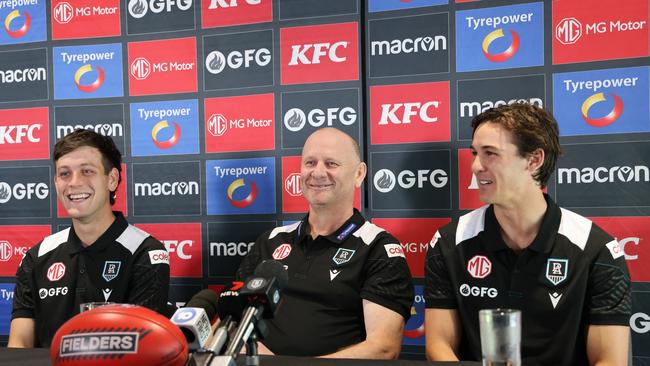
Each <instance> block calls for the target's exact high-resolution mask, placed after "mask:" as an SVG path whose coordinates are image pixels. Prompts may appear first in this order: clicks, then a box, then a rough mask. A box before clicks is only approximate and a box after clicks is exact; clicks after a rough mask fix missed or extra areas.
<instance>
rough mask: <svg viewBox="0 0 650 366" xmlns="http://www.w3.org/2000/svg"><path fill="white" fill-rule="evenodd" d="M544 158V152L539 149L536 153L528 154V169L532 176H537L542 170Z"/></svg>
mask: <svg viewBox="0 0 650 366" xmlns="http://www.w3.org/2000/svg"><path fill="white" fill-rule="evenodd" d="M544 157H545V155H544V150H542V149H541V148H537V149H536V150H535V151H533V152H532V153H530V154H528V165H527V168H528V171H530V172H531V174H535V173H536V172H537V171H538V170H539V169H541V168H542V165H544Z"/></svg>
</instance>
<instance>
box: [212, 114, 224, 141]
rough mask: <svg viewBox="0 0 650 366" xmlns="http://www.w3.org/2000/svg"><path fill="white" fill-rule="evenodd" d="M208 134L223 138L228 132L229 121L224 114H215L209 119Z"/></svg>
mask: <svg viewBox="0 0 650 366" xmlns="http://www.w3.org/2000/svg"><path fill="white" fill-rule="evenodd" d="M207 127H208V128H207V129H208V132H210V135H212V136H214V137H219V136H223V134H224V133H226V131H227V130H228V119H227V118H226V117H224V116H223V114H213V115H211V116H210V118H208V126H207Z"/></svg>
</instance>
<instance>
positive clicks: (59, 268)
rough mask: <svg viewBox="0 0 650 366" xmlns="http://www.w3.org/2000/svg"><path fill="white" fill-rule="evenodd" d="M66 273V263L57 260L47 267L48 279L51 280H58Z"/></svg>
mask: <svg viewBox="0 0 650 366" xmlns="http://www.w3.org/2000/svg"><path fill="white" fill-rule="evenodd" d="M64 275H65V264H63V262H56V263H54V264H52V265H51V266H50V268H48V269H47V279H48V280H50V282H54V281H58V280H60V279H61V278H63V276H64Z"/></svg>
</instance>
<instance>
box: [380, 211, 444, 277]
mask: <svg viewBox="0 0 650 366" xmlns="http://www.w3.org/2000/svg"><path fill="white" fill-rule="evenodd" d="M371 221H372V223H373V224H375V225H377V226H379V227H381V228H383V229H385V230H386V231H388V232H389V233H390V234H391V235H393V236H394V237H396V238H398V239H399V240H400V245H401V247H402V250H403V252H404V254H405V255H406V262H407V263H408V265H409V268H410V270H411V274H412V275H413V277H416V278H423V277H424V260H425V257H426V254H427V248H428V247H429V242H431V238H433V235H434V234H435V233H436V231H438V229H440V228H441V227H443V226H444V225H446V224H448V223H449V222H450V221H451V219H450V218H435V219H433V218H373V219H372V220H371Z"/></svg>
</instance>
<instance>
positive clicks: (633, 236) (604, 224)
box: [589, 216, 650, 282]
mask: <svg viewBox="0 0 650 366" xmlns="http://www.w3.org/2000/svg"><path fill="white" fill-rule="evenodd" d="M589 219H591V220H592V221H593V222H594V223H595V224H596V225H598V226H600V227H601V228H602V229H603V230H605V231H606V232H607V233H609V234H610V235H612V236H613V237H614V238H616V240H617V241H618V244H619V247H620V248H621V249H622V250H623V253H624V254H625V260H626V261H627V267H628V268H629V270H630V276H631V278H632V281H634V282H650V268H648V265H647V260H648V258H650V217H649V216H626V217H590V218H589Z"/></svg>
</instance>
